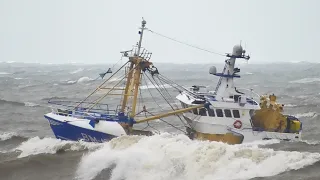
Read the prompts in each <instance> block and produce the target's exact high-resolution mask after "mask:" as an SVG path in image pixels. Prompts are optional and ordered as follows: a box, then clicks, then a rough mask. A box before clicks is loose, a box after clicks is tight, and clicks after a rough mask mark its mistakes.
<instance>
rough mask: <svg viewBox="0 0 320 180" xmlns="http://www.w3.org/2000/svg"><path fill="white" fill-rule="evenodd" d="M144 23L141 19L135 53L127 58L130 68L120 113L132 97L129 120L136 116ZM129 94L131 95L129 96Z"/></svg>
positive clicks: (142, 59)
mask: <svg viewBox="0 0 320 180" xmlns="http://www.w3.org/2000/svg"><path fill="white" fill-rule="evenodd" d="M146 23H147V22H146V21H145V20H144V19H143V20H142V22H141V28H140V29H141V31H139V34H140V40H139V43H138V47H137V50H136V52H135V53H134V56H133V57H129V62H130V68H129V73H128V77H127V81H126V87H125V91H124V98H123V101H122V105H121V112H123V113H124V112H125V110H126V107H127V103H128V98H129V96H133V100H132V106H131V107H132V109H131V114H130V115H129V116H130V118H133V117H134V116H135V114H136V105H137V99H138V92H139V85H140V79H141V70H142V69H141V66H140V63H141V62H143V61H146V60H145V59H144V58H142V57H140V56H139V55H140V50H141V44H142V37H143V31H144V30H145V29H146V28H145V26H146ZM131 92H133V94H132V95H131Z"/></svg>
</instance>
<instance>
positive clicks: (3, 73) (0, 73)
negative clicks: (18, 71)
mask: <svg viewBox="0 0 320 180" xmlns="http://www.w3.org/2000/svg"><path fill="white" fill-rule="evenodd" d="M8 74H11V73H8V72H0V75H8Z"/></svg>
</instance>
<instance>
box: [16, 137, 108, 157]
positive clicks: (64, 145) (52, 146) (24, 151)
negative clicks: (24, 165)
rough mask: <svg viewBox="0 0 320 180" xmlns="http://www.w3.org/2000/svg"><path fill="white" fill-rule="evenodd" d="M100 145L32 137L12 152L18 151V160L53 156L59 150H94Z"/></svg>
mask: <svg viewBox="0 0 320 180" xmlns="http://www.w3.org/2000/svg"><path fill="white" fill-rule="evenodd" d="M101 146H102V144H97V143H88V142H75V141H63V140H59V139H55V138H43V139H41V138H39V137H33V138H31V139H28V140H27V141H25V142H22V143H21V144H20V145H19V146H18V147H17V148H15V149H14V151H19V152H21V154H20V155H19V157H18V158H23V157H27V156H31V155H36V154H55V153H56V152H57V151H59V150H65V151H79V150H84V149H89V150H91V149H96V148H98V147H101Z"/></svg>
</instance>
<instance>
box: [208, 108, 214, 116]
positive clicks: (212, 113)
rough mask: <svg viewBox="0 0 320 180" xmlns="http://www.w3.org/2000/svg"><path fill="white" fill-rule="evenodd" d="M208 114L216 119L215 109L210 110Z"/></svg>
mask: <svg viewBox="0 0 320 180" xmlns="http://www.w3.org/2000/svg"><path fill="white" fill-rule="evenodd" d="M208 114H209V116H211V117H215V113H214V110H213V109H208Z"/></svg>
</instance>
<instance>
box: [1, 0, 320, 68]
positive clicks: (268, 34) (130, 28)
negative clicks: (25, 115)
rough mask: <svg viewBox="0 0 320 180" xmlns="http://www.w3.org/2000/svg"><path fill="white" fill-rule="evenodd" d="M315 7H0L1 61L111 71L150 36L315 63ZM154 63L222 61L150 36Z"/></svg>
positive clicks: (303, 1) (276, 0)
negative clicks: (108, 67) (99, 66)
mask: <svg viewBox="0 0 320 180" xmlns="http://www.w3.org/2000/svg"><path fill="white" fill-rule="evenodd" d="M319 7H320V1H318V0H300V1H298V0H281V1H280V0H264V1H263V0H251V1H249V0H242V1H239V0H233V1H231V0H221V1H216V0H193V1H191V0H161V1H160V0H158V1H155V0H145V1H143V0H113V1H111V0H105V1H102V0H94V1H89V0H88V1H85V0H51V1H45V0H0V26H1V28H0V61H16V62H28V63H29V62H35V63H70V62H77V63H115V62H117V61H118V60H119V58H120V53H119V52H120V51H123V50H129V49H131V47H132V45H134V44H135V43H136V42H137V41H138V38H139V35H138V27H139V26H140V24H141V17H144V19H145V20H146V21H147V27H148V28H149V29H151V30H153V31H155V32H159V33H161V34H164V35H166V36H169V37H172V38H175V39H178V40H180V41H185V42H188V43H190V44H193V45H197V46H200V47H202V48H206V49H209V50H212V51H217V52H222V53H225V52H231V51H232V47H233V46H234V45H235V44H238V43H239V42H240V40H242V44H243V46H246V50H247V52H249V53H250V55H251V59H250V62H249V63H268V62H280V61H286V62H291V61H310V62H318V54H319V53H318V51H319V50H320V36H319V33H320V11H319ZM143 46H144V47H146V48H147V49H148V50H149V51H151V52H153V58H152V59H153V62H174V63H217V62H223V61H224V57H221V56H217V55H213V54H210V53H207V52H203V51H199V50H197V49H193V48H190V47H187V46H184V45H181V44H178V43H175V42H172V41H169V40H167V39H164V38H162V37H159V36H157V35H155V34H152V33H150V32H146V33H145V38H144V41H143Z"/></svg>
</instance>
